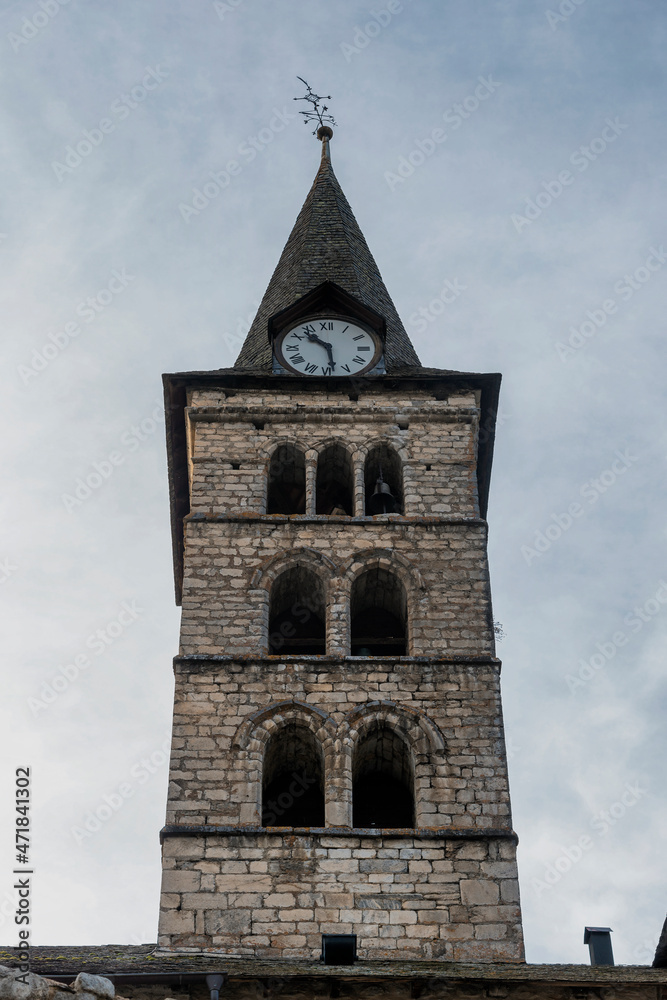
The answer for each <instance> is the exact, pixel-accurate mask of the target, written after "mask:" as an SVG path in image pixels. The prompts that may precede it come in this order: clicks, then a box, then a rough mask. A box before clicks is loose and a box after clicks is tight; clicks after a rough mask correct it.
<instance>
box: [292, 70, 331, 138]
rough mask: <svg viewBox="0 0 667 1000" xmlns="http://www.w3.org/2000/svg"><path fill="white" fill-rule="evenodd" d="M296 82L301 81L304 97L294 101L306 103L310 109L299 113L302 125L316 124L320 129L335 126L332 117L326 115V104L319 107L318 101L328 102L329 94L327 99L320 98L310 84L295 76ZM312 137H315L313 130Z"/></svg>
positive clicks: (315, 131) (315, 130)
mask: <svg viewBox="0 0 667 1000" xmlns="http://www.w3.org/2000/svg"><path fill="white" fill-rule="evenodd" d="M297 80H301V83H302V84H303V85H304V87H305V88H306V96H305V97H294V98H293V100H295V101H308V103H309V104H310V108H308V110H307V111H300V112H299V114H300V115H303V123H304V125H307V124H308V123H309V122H317V123H318V125H319V126H320V128H322V126H323V125H335V124H336V122H335V121H334V118H333V115H328V114H326V112H327V111H328V110H329V108H328V107H327V105H326V104H322V105H320V101H330V100H331V94H329V95H328V96H327V97H320V95H319V94H316V93H314V91H313V89H312V87H311V86H310V84H308V83H306V81H305V80H304V78H303V77H302V76H297ZM313 135H317V129H313Z"/></svg>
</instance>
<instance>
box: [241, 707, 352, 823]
mask: <svg viewBox="0 0 667 1000" xmlns="http://www.w3.org/2000/svg"><path fill="white" fill-rule="evenodd" d="M281 741H283V742H284V743H285V744H287V753H284V752H283V754H282V758H281ZM335 745H336V727H335V725H334V723H333V722H332V720H331V719H330V717H329V716H328V715H327V714H326V713H325V712H323V711H321V710H320V709H317V708H314V707H313V706H312V705H306V704H305V703H303V702H299V701H296V700H295V701H283V702H277V703H275V704H273V705H270V706H269V707H268V708H266V709H262V710H261V711H259V712H255V713H254V714H253V715H251V716H249V717H248V718H247V719H246V720H245V721H244V722H243V723H242V724H241V726H239V728H238V730H237V732H236V735H235V737H234V740H233V746H234V747H235V748H237V749H238V750H239V761H240V763H242V765H244V766H245V769H246V773H247V781H248V798H249V800H250V802H251V803H252V805H253V807H254V808H253V815H254V822H255V824H257V825H269V826H292V825H295V824H293V823H291V822H289V820H290V817H294V807H295V806H296V807H297V819H298V818H299V816H300V818H302V819H309V818H310V819H315V818H317V822H308V823H303V824H302V823H300V822H298V823H297V824H296V825H308V826H316V825H317V826H320V825H324V815H325V811H327V812H328V808H329V800H330V799H331V788H330V781H329V780H328V779H329V775H330V774H331V773H332V772H333V771H334V770H335V765H336V760H335V757H336V755H335ZM282 750H283V751H284V750H285V747H284V746H283V748H282ZM290 754H291V756H290ZM311 758H312V760H311ZM283 765H284V766H283ZM267 767H268V768H269V769H271V768H272V769H273V770H272V771H271V772H270V773H268V774H267ZM302 771H303V773H301V772H302ZM281 777H285V780H284V781H283V782H282V783H284V784H285V788H284V789H281V781H280V780H278V781H276V779H281ZM267 778H268V783H267V780H266V779H267ZM314 784H315V785H318V786H319V787H318V788H316V789H313V785H314ZM313 790H314V791H315V792H316V793H317V794H316V795H315V796H311V801H310V802H308V800H307V798H306V796H308V795H310V793H311V791H313ZM267 791H268V793H269V801H266V802H264V803H263V794H265V793H267ZM318 795H319V796H321V802H317V801H316V800H317V798H318ZM289 799H292V800H293V801H292V802H290V801H288V800H289ZM314 800H315V801H314ZM270 802H273V806H272V807H271V808H269V804H270ZM263 808H264V820H265V821H267V823H266V824H262V810H263ZM299 810H300V812H299ZM313 810H317V816H316V817H315V816H314V815H313ZM269 820H270V821H271V822H268V821H269Z"/></svg>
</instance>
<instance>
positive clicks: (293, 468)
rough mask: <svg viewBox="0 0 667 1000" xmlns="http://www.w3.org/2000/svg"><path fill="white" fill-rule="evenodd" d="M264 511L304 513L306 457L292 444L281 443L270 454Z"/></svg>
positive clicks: (270, 512)
mask: <svg viewBox="0 0 667 1000" xmlns="http://www.w3.org/2000/svg"><path fill="white" fill-rule="evenodd" d="M266 513H267V514H305V513H306V457H305V455H304V453H303V452H302V451H301V449H300V448H297V447H295V446H294V445H293V444H281V445H280V446H279V447H278V448H276V450H275V451H274V453H273V455H272V456H271V464H270V465H269V489H268V497H267V503H266Z"/></svg>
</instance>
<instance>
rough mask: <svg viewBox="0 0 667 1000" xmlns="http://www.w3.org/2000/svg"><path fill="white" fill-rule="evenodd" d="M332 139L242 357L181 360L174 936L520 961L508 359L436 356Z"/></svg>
mask: <svg viewBox="0 0 667 1000" xmlns="http://www.w3.org/2000/svg"><path fill="white" fill-rule="evenodd" d="M331 136H332V133H331V130H330V129H329V128H327V127H323V128H320V130H319V132H318V137H319V138H320V140H321V142H322V159H321V164H320V167H319V170H318V172H317V175H316V177H315V181H314V184H313V186H312V188H311V190H310V192H309V194H308V196H307V198H306V201H305V203H304V205H303V208H302V210H301V212H300V213H299V216H298V218H297V220H296V224H295V226H294V229H293V230H292V233H291V235H290V237H289V239H288V241H287V244H286V246H285V248H284V250H283V253H282V256H281V257H280V260H279V262H278V266H277V267H276V270H275V272H274V274H273V276H272V278H271V281H270V283H269V286H268V288H267V290H266V292H265V294H264V298H263V299H262V302H261V305H260V307H259V311H258V313H257V316H256V317H255V320H254V322H253V324H252V327H251V329H250V331H249V333H248V336H247V339H246V341H245V343H244V345H243V348H242V350H241V353H240V354H239V357H238V359H237V361H236V364H235V365H234V367H233V368H229V369H221V370H218V371H210V372H186V373H181V374H174V375H166V376H165V377H164V383H165V395H166V404H167V418H168V419H167V425H168V426H167V435H168V449H169V477H170V490H171V509H172V524H173V545H174V565H175V576H176V592H177V600H178V602H179V603H182V626H181V646H180V651H179V655H178V656H177V657H176V658H175V660H174V671H175V674H176V693H175V705H174V728H173V744H172V755H171V772H170V784H169V801H168V806H167V819H166V825H165V827H164V829H163V830H162V850H163V886H162V903H161V916H160V929H159V944H160V946H161V947H162V948H165V949H171V950H173V951H191V952H192V951H195V952H196V951H211V952H216V953H223V954H226V955H229V956H237V957H242V956H251V957H256V958H262V959H314V958H317V957H318V956H319V954H320V950H321V944H322V935H323V934H354V935H356V937H357V945H358V953H359V957H360V958H363V959H383V960H386V959H413V960H414V959H440V960H444V961H454V962H522V961H523V943H522V929H521V914H520V909H519V897H518V881H517V870H516V861H515V850H516V835H515V834H514V832H513V830H512V821H511V815H510V800H509V789H508V781H507V767H506V755H505V744H504V736H503V722H502V714H501V701H500V663H499V661H498V660H497V659H496V656H495V647H494V632H493V619H492V610H491V593H490V587H489V573H488V565H487V554H486V543H487V523H486V520H485V516H486V505H487V495H488V488H489V477H490V472H491V460H492V452H493V433H494V421H495V413H496V408H497V398H498V391H499V383H500V376H499V375H494V374H491V375H480V374H474V373H469V372H457V371H442V370H437V369H434V368H425V367H423V366H422V365H421V364H420V362H419V359H418V357H417V355H416V353H415V350H414V348H413V346H412V344H411V343H410V340H409V338H408V336H407V333H406V331H405V329H404V327H403V324H402V322H401V320H400V318H399V316H398V313H397V312H396V309H395V307H394V304H393V302H392V300H391V298H390V297H389V294H388V292H387V289H386V288H385V285H384V283H383V281H382V278H381V276H380V273H379V270H378V268H377V265H376V263H375V261H374V259H373V257H372V255H371V253H370V250H369V249H368V246H367V244H366V241H365V239H364V237H363V235H362V233H361V230H360V229H359V226H358V225H357V222H356V220H355V218H354V215H353V214H352V210H351V208H350V206H349V204H348V202H347V200H346V198H345V196H344V194H343V192H342V190H341V188H340V186H339V184H338V181H337V180H336V177H335V175H334V172H333V168H332V165H331V160H330V153H329V140H330V138H331Z"/></svg>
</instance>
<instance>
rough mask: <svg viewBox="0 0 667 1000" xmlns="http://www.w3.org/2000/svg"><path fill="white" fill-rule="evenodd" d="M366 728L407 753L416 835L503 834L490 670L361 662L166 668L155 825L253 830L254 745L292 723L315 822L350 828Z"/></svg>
mask: <svg viewBox="0 0 667 1000" xmlns="http://www.w3.org/2000/svg"><path fill="white" fill-rule="evenodd" d="M376 720H382V721H383V722H384V723H385V724H386V725H388V726H390V727H391V728H392V729H394V730H395V731H397V732H398V733H399V735H401V737H402V738H403V739H404V740H405V741H406V742H407V744H408V746H409V747H410V750H411V753H412V755H413V758H414V763H415V799H416V810H417V826H419V827H433V828H443V827H455V828H457V829H461V830H466V829H467V830H479V831H483V830H489V829H494V828H495V829H503V830H507V831H510V830H511V828H512V827H511V816H510V801H509V787H508V780H507V769H506V763H505V748H504V739H503V726H502V714H501V704H500V689H499V665H498V663H497V662H496V663H493V662H487V663H474V664H456V663H446V662H442V661H435V662H433V661H431V660H409V659H407V660H402V661H398V662H396V663H388V662H387V661H386V660H384V659H377V660H373V659H371V658H367V657H363V658H349V659H346V660H343V659H341V660H335V659H330V658H325V657H304V658H302V659H301V660H299V659H298V658H296V657H294V658H289V660H288V659H285V660H284V661H281V659H280V657H267V658H266V659H264V660H245V661H237V662H235V661H234V660H229V661H223V662H213V663H210V662H208V663H207V662H205V663H197V662H191V661H185V662H182V663H177V665H176V692H175V704H174V732H173V745H172V758H171V771H170V782H169V804H168V812H167V823H169V824H174V823H177V824H185V825H192V824H206V825H211V824H214V825H245V824H251V825H258V824H259V823H260V818H261V782H262V766H263V754H264V749H265V746H266V743H267V742H268V739H269V738H270V736H271V734H272V733H273V732H275V731H276V730H277V729H279V728H280V727H281V726H283V725H285V724H286V723H288V722H292V721H298V722H299V723H300V724H302V725H304V726H306V727H308V728H309V729H310V730H311V731H312V732H313V734H314V736H315V738H316V739H317V741H318V742H319V743H320V744H321V746H322V748H323V751H324V774H325V782H324V785H325V788H324V791H325V815H326V823H327V825H328V826H351V825H352V799H351V796H352V780H351V772H352V763H351V761H352V756H353V753H354V747H355V745H356V742H357V740H358V738H359V734H360V733H362V732H363V731H364V729H365V727H366V726H367V725H369V724H370V723H371V722H374V721H376Z"/></svg>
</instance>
